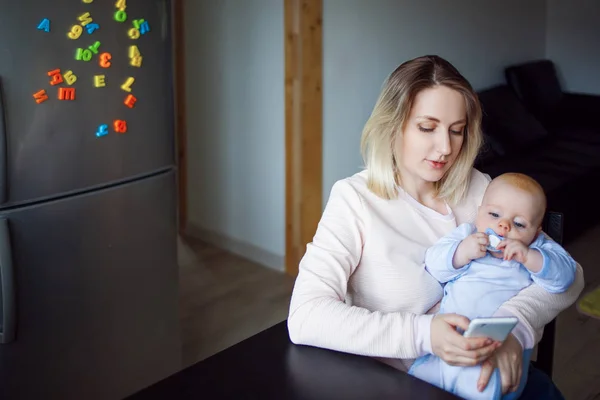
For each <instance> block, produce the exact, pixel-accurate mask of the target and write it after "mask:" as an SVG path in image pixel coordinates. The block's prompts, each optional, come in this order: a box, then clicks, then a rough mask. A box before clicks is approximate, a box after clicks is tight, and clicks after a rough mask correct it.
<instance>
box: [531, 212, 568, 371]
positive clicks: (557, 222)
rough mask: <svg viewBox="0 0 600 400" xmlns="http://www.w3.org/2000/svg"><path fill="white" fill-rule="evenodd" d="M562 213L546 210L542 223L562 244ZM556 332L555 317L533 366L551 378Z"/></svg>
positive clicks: (553, 237)
mask: <svg viewBox="0 0 600 400" xmlns="http://www.w3.org/2000/svg"><path fill="white" fill-rule="evenodd" d="M563 227H564V215H563V214H562V213H558V212H552V211H548V212H547V213H546V216H545V217H544V222H543V223H542V229H543V230H544V232H545V233H546V234H547V235H548V236H550V237H551V238H552V240H554V241H555V242H556V243H558V244H560V245H562V241H563V230H564V229H563ZM555 333H556V318H555V319H553V320H552V321H550V323H549V324H548V325H546V327H545V328H544V335H543V336H542V340H540V342H539V343H538V351H537V360H536V361H535V366H536V367H537V368H539V369H540V370H542V371H544V372H545V373H546V374H547V375H548V376H549V377H550V378H552V367H553V364H554V337H555Z"/></svg>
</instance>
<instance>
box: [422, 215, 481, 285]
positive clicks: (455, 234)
mask: <svg viewBox="0 0 600 400" xmlns="http://www.w3.org/2000/svg"><path fill="white" fill-rule="evenodd" d="M473 232H474V226H473V225H472V224H466V223H465V224H461V225H459V226H458V227H457V228H456V229H454V230H453V231H452V232H450V233H449V234H448V235H446V236H444V237H442V238H441V239H440V240H438V241H437V242H436V243H435V244H434V245H433V246H431V247H430V248H429V249H427V251H426V252H425V269H426V270H427V272H429V273H430V274H431V276H433V277H434V278H435V279H437V280H438V281H439V282H441V283H446V282H448V281H450V280H452V279H454V278H456V277H457V276H459V275H461V274H463V273H464V272H465V271H466V270H467V268H469V265H470V264H467V265H465V266H464V267H462V268H458V269H457V268H454V266H453V265H452V259H453V258H454V253H456V249H457V248H458V245H459V244H460V242H462V241H463V240H464V239H465V238H466V237H467V236H469V235H470V234H472V233H473Z"/></svg>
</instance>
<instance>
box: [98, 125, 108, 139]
mask: <svg viewBox="0 0 600 400" xmlns="http://www.w3.org/2000/svg"><path fill="white" fill-rule="evenodd" d="M107 134H108V125H106V124H102V125H100V126H99V127H98V130H97V131H96V136H97V137H101V136H104V135H107Z"/></svg>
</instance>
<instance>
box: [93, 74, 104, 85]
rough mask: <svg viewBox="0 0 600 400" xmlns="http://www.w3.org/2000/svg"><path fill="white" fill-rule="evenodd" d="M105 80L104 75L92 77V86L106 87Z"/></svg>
mask: <svg viewBox="0 0 600 400" xmlns="http://www.w3.org/2000/svg"><path fill="white" fill-rule="evenodd" d="M105 78H106V76H105V75H94V86H96V87H104V86H106V82H105V81H104V79H105Z"/></svg>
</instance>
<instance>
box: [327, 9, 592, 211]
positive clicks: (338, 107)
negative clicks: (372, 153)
mask: <svg viewBox="0 0 600 400" xmlns="http://www.w3.org/2000/svg"><path fill="white" fill-rule="evenodd" d="M557 1H558V0H557ZM590 2H591V1H590ZM545 18H546V3H545V0H531V1H526V2H525V1H520V0H509V1H493V0H486V1H480V0H458V1H452V2H450V1H446V0H427V1H419V2H417V1H413V0H370V1H364V0H324V10H323V47H324V72H323V74H324V75H323V80H324V83H323V86H324V88H323V91H324V93H323V95H324V98H323V112H324V121H323V136H324V139H323V202H324V203H323V204H325V202H326V201H327V198H328V197H329V191H330V189H331V186H332V185H333V183H334V182H335V181H336V180H337V179H341V178H343V177H346V176H348V175H351V174H353V173H355V172H358V171H359V170H360V169H361V168H362V165H363V163H362V159H361V157H360V150H359V143H360V134H361V131H362V128H363V126H364V123H365V122H366V120H367V118H368V116H369V114H370V113H371V110H372V108H373V105H374V104H375V100H376V98H377V95H378V94H379V90H380V88H381V85H382V83H383V81H384V79H385V78H386V76H387V75H388V74H389V73H391V72H392V71H393V70H394V69H395V68H396V67H397V66H398V65H399V64H400V63H402V62H403V61H406V60H408V59H411V58H414V57H417V56H420V55H424V54H438V55H440V56H442V57H444V58H446V59H448V60H449V61H450V62H452V63H453V64H454V65H455V66H456V67H457V68H458V69H459V70H460V71H461V72H462V73H463V75H465V77H466V78H467V79H469V81H470V82H471V84H472V85H473V86H474V87H475V89H476V90H477V89H483V88H486V87H489V86H492V85H494V84H497V83H501V82H502V81H503V75H502V69H503V67H504V66H506V65H508V64H511V63H517V62H522V61H527V60H530V59H532V58H542V57H544V54H545V32H546V27H545ZM596 29H598V28H596ZM596 53H598V52H596ZM596 57H598V56H597V55H596Z"/></svg>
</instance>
